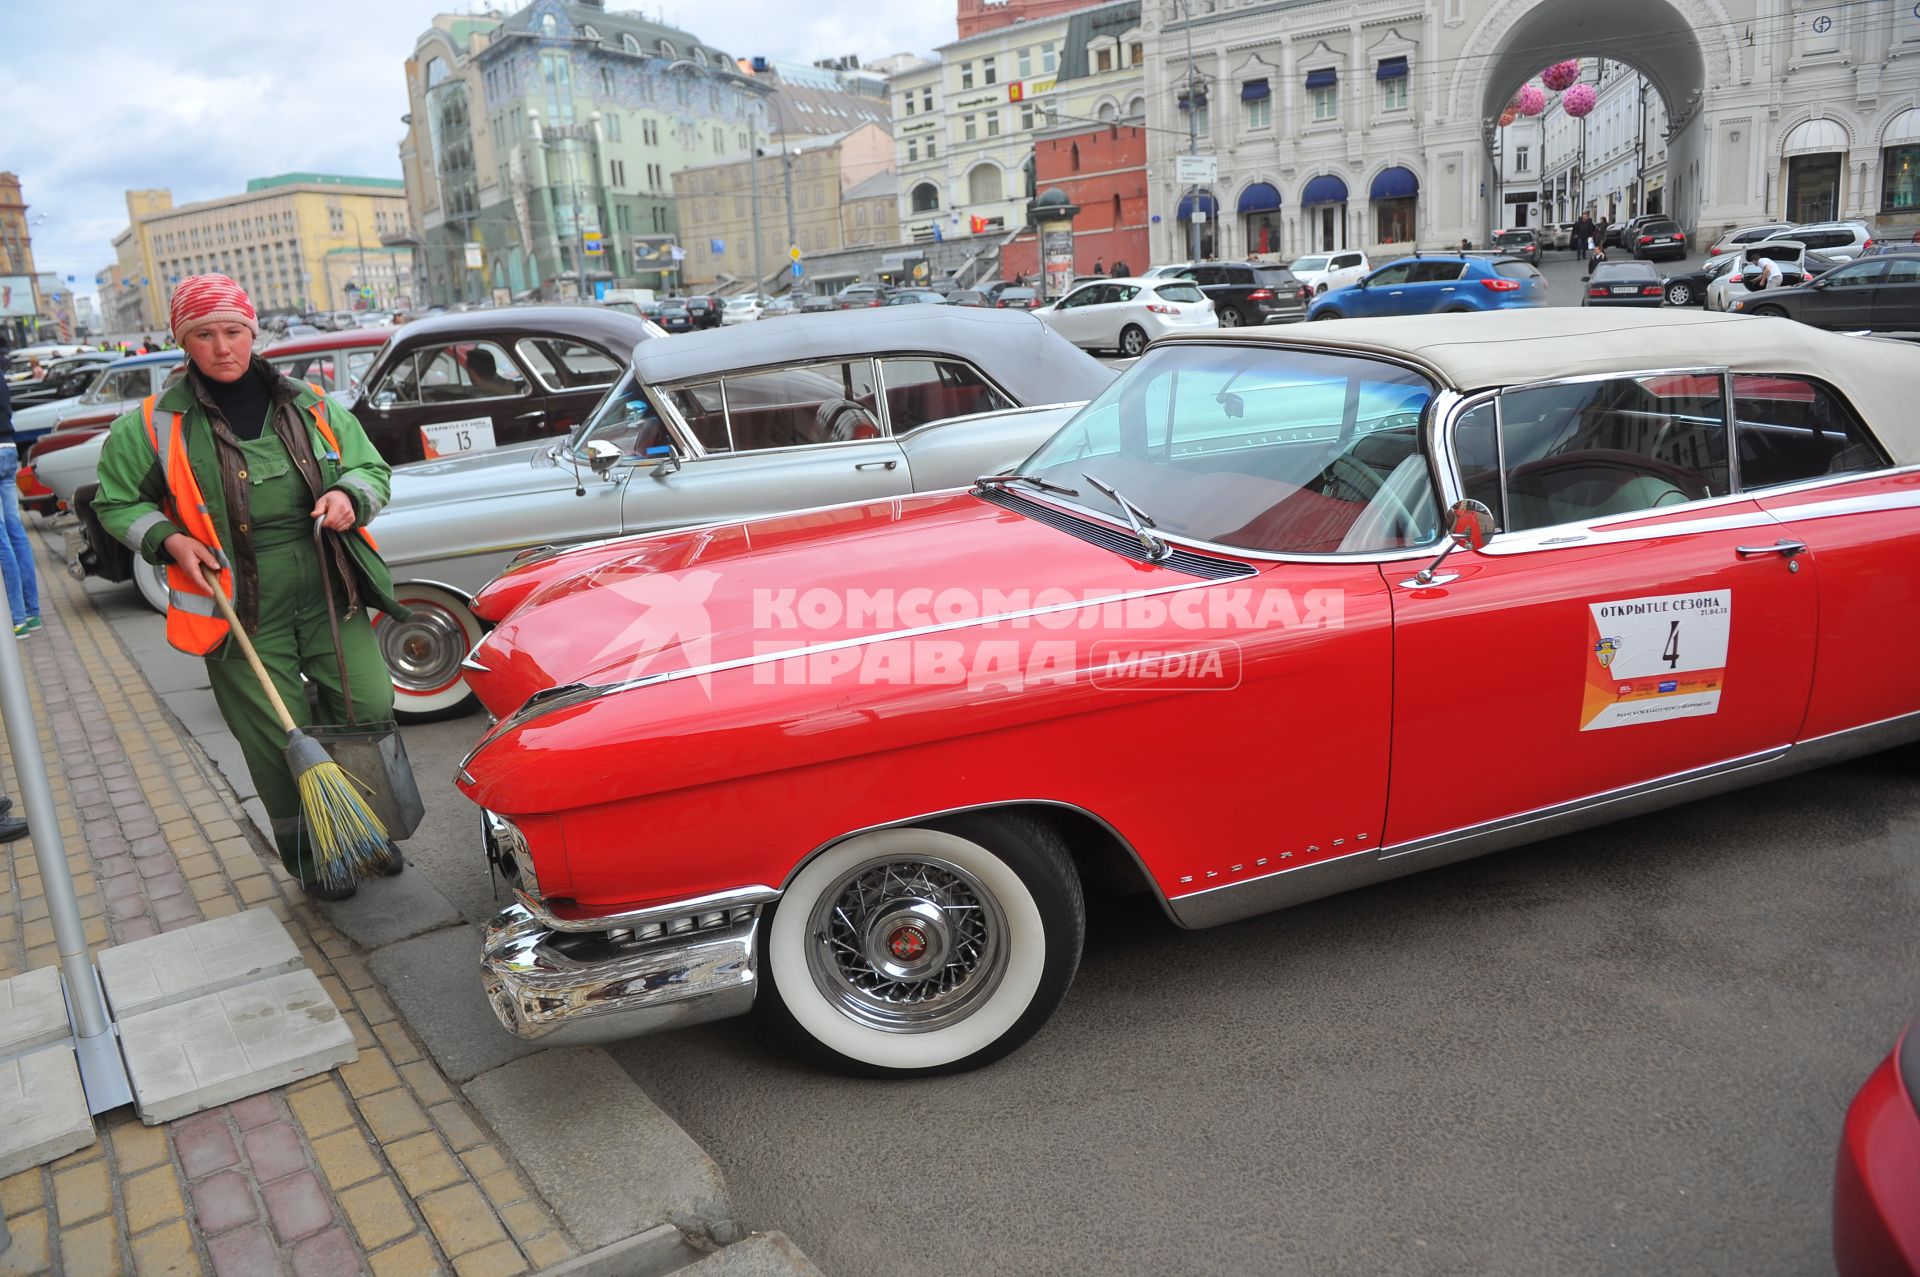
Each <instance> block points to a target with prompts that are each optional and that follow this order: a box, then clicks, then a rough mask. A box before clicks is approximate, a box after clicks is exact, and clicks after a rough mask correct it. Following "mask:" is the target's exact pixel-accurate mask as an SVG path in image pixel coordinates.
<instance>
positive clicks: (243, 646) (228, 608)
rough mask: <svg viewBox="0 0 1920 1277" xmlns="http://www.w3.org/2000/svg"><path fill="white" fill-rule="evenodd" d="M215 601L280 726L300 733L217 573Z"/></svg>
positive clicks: (203, 578) (215, 578) (215, 575)
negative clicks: (270, 702)
mask: <svg viewBox="0 0 1920 1277" xmlns="http://www.w3.org/2000/svg"><path fill="white" fill-rule="evenodd" d="M201 579H202V580H205V579H206V573H205V572H202V573H201ZM213 601H214V603H215V604H216V605H217V606H218V607H219V608H220V613H221V615H222V616H225V617H226V618H227V628H228V629H230V630H231V631H232V632H233V637H234V638H236V639H238V640H240V650H241V651H242V652H245V653H246V656H247V664H249V665H251V666H253V672H254V674H255V676H257V677H258V678H259V680H260V686H261V687H262V688H264V689H265V690H266V693H267V699H268V700H270V701H272V702H273V712H274V713H276V714H278V715H279V716H280V726H282V727H284V728H285V729H286V730H287V731H289V732H297V731H299V730H300V728H299V725H298V724H296V723H295V722H294V721H293V715H291V714H289V713H287V703H286V702H285V701H283V700H281V699H280V689H279V688H277V687H275V686H274V685H273V675H271V674H269V673H267V667H266V666H264V665H262V664H261V663H260V654H259V653H258V652H256V651H254V650H253V640H252V639H250V638H248V637H247V629H246V627H245V626H244V625H242V624H240V618H239V617H237V616H235V615H234V614H233V604H231V603H229V602H227V596H226V594H225V593H224V592H223V591H222V590H221V589H220V575H219V573H217V572H216V573H215V574H214V578H213Z"/></svg>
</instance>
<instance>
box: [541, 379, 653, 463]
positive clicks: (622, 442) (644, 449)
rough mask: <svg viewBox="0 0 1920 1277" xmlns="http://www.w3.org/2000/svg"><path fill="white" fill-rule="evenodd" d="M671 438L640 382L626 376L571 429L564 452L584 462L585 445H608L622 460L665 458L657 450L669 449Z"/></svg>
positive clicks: (585, 454)
mask: <svg viewBox="0 0 1920 1277" xmlns="http://www.w3.org/2000/svg"><path fill="white" fill-rule="evenodd" d="M670 438H671V436H670V435H669V434H668V433H667V428H666V425H665V424H664V423H663V422H662V421H661V420H660V413H659V411H658V410H657V409H655V408H654V406H653V404H652V402H651V401H650V400H648V398H647V394H646V391H645V390H644V389H642V388H641V385H640V381H639V379H638V378H637V377H635V376H634V375H633V374H632V373H631V372H629V373H627V374H626V375H625V376H624V377H622V378H621V379H620V381H619V382H618V384H616V385H615V386H614V388H613V389H612V390H610V391H608V392H607V396H606V398H604V399H602V400H601V401H600V402H599V403H598V404H596V405H595V406H594V409H593V411H592V412H591V413H589V414H588V415H587V419H586V420H585V421H584V422H582V423H581V424H580V425H578V426H576V427H574V431H573V434H572V435H570V436H568V438H567V447H566V451H567V453H568V455H569V456H571V457H573V458H574V459H575V460H578V461H584V460H585V459H586V457H587V448H588V445H590V444H593V443H610V444H612V445H613V446H614V447H616V448H618V449H620V454H621V455H622V456H627V457H636V456H655V455H665V454H664V453H663V452H660V451H659V450H660V449H664V448H667V447H668V446H669V440H670Z"/></svg>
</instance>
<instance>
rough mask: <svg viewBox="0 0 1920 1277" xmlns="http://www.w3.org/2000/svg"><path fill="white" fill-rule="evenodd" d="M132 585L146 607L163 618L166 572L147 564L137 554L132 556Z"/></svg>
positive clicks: (164, 612) (165, 609) (165, 610)
mask: <svg viewBox="0 0 1920 1277" xmlns="http://www.w3.org/2000/svg"><path fill="white" fill-rule="evenodd" d="M133 583H134V585H135V586H137V587H138V588H139V590H140V597H141V598H143V599H145V600H146V601H147V606H148V607H151V608H152V609H153V610H154V611H156V612H158V613H160V615H162V616H165V615H166V614H167V570H166V569H165V568H163V567H160V566H158V565H156V564H152V563H149V562H147V561H146V560H145V559H143V558H141V557H140V556H139V555H138V554H136V555H134V556H133Z"/></svg>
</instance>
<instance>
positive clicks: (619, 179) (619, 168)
mask: <svg viewBox="0 0 1920 1277" xmlns="http://www.w3.org/2000/svg"><path fill="white" fill-rule="evenodd" d="M608 167H609V168H611V169H612V170H613V184H614V186H615V187H616V188H618V187H622V186H625V185H626V184H627V164H626V161H625V160H614V161H613V162H612V163H611V164H609V165H608Z"/></svg>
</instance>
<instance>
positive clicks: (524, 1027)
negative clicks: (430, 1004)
mask: <svg viewBox="0 0 1920 1277" xmlns="http://www.w3.org/2000/svg"><path fill="white" fill-rule="evenodd" d="M758 926H759V918H758V911H757V910H756V911H755V916H754V917H750V918H747V919H746V920H744V921H743V922H740V923H738V924H736V925H734V926H732V927H731V928H729V929H728V930H726V931H724V932H718V931H716V932H703V933H700V934H698V935H696V936H691V937H688V938H687V939H685V940H683V941H677V942H674V943H653V944H646V945H638V946H632V947H613V948H609V949H608V950H607V952H606V955H605V956H603V957H595V958H590V959H586V960H581V959H579V958H575V957H573V956H570V955H569V954H568V953H567V952H565V951H564V949H563V948H562V947H561V946H560V945H559V944H557V943H556V941H557V940H558V939H559V937H556V936H555V935H554V934H553V933H552V932H549V931H546V930H543V929H541V928H540V927H539V926H538V924H537V923H536V922H534V920H533V919H532V918H531V917H530V916H529V915H527V914H526V911H525V910H523V909H521V908H519V907H518V906H511V905H510V906H508V907H507V908H506V909H504V910H502V911H501V912H500V913H499V914H497V915H495V917H494V919H493V921H492V923H491V924H490V925H489V926H488V928H487V940H486V944H485V948H484V950H483V952H482V956H481V967H480V979H481V983H482V985H483V986H484V987H485V989H486V994H487V1002H488V1004H489V1005H490V1006H492V1008H493V1013H494V1015H495V1016H496V1017H498V1018H499V1020H500V1023H501V1024H502V1025H503V1026H505V1027H506V1029H507V1030H508V1031H509V1032H511V1033H513V1034H514V1035H516V1036H518V1037H522V1038H529V1039H537V1040H539V1041H540V1042H541V1043H542V1044H544V1045H547V1046H586V1045H593V1044H597V1043H601V1042H611V1041H616V1040H618V1039H621V1038H630V1037H637V1036H639V1035H640V1034H644V1033H656V1032H659V1031H661V1030H663V1029H676V1028H682V1027H684V1026H686V1025H691V1024H703V1023H705V1022H707V1021H709V1020H718V1019H723V1018H725V1017H727V1016H733V1015H741V1014H744V1013H745V1012H747V1011H749V1010H751V1009H752V1007H753V996H754V991H755V980H756V977H757V965H758V959H757V955H756V953H755V933H756V930H757V928H758Z"/></svg>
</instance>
